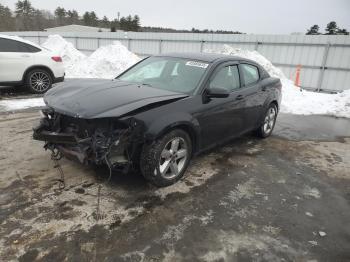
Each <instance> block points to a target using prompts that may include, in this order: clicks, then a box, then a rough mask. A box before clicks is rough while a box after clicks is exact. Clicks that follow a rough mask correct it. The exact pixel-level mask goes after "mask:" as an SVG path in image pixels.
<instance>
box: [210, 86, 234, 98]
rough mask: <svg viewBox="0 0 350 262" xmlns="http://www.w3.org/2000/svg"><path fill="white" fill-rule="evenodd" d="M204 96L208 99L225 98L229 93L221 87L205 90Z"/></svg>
mask: <svg viewBox="0 0 350 262" xmlns="http://www.w3.org/2000/svg"><path fill="white" fill-rule="evenodd" d="M206 95H207V97H209V98H225V97H228V96H229V95H230V92H229V91H228V90H227V89H225V88H222V87H211V88H209V89H207V92H206Z"/></svg>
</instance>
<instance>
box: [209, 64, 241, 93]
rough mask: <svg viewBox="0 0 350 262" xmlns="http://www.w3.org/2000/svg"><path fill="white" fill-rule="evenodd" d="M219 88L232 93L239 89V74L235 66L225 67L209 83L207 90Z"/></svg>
mask: <svg viewBox="0 0 350 262" xmlns="http://www.w3.org/2000/svg"><path fill="white" fill-rule="evenodd" d="M213 87H220V88H224V89H226V90H228V91H229V92H232V91H233V90H235V89H238V88H239V87H240V84H239V73H238V67H237V66H236V65H232V66H225V67H223V68H221V69H219V71H218V72H217V73H216V75H215V76H214V78H213V79H212V80H211V81H210V84H209V88H213Z"/></svg>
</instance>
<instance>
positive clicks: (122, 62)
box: [68, 41, 140, 78]
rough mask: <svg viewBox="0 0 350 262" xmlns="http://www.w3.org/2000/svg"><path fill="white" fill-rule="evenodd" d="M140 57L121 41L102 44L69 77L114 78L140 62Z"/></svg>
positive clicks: (71, 71)
mask: <svg viewBox="0 0 350 262" xmlns="http://www.w3.org/2000/svg"><path fill="white" fill-rule="evenodd" d="M139 60H140V58H139V57H138V56H137V55H135V54H134V53H132V52H130V51H129V50H128V49H127V48H126V47H125V46H123V45H122V44H121V43H120V42H119V41H114V42H113V44H112V45H107V46H102V47H100V48H98V49H97V50H96V51H95V52H93V53H92V54H91V55H90V56H89V57H88V58H87V59H84V60H81V61H80V62H79V63H78V64H77V65H76V66H75V67H74V69H72V70H70V71H69V74H68V75H69V77H92V78H114V77H116V76H117V75H118V74H119V73H121V72H122V71H124V70H125V69H127V68H128V67H130V66H132V65H133V64H135V63H136V62H138V61H139Z"/></svg>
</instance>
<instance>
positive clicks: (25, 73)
mask: <svg viewBox="0 0 350 262" xmlns="http://www.w3.org/2000/svg"><path fill="white" fill-rule="evenodd" d="M63 80H64V67H63V63H62V59H61V57H59V56H57V55H55V54H54V53H52V51H50V50H48V49H45V48H43V47H40V46H38V45H36V44H34V43H32V42H29V41H26V40H24V39H22V38H19V37H17V36H5V35H0V86H20V85H25V86H26V87H27V88H28V90H29V91H30V92H32V93H37V94H41V93H45V92H46V91H47V90H48V89H50V88H51V86H52V84H53V83H57V82H62V81H63Z"/></svg>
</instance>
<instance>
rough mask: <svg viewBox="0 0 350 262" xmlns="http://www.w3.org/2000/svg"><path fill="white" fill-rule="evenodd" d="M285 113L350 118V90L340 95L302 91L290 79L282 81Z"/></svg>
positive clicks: (283, 110) (282, 107)
mask: <svg viewBox="0 0 350 262" xmlns="http://www.w3.org/2000/svg"><path fill="white" fill-rule="evenodd" d="M281 82H282V106H281V111H282V112H284V113H291V114H299V115H314V114H317V115H331V116H336V117H347V118H350V90H346V91H343V92H342V93H338V94H325V93H315V92H309V91H305V90H303V91H300V88H298V87H297V86H295V85H294V83H293V82H292V81H291V80H289V79H286V78H284V79H281Z"/></svg>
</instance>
